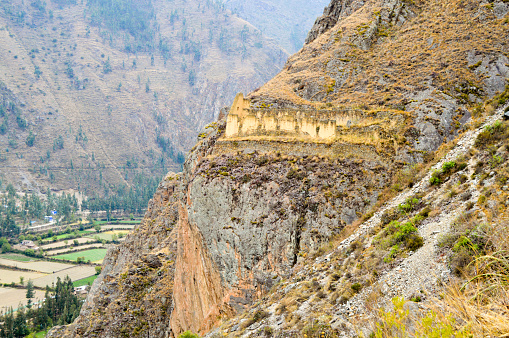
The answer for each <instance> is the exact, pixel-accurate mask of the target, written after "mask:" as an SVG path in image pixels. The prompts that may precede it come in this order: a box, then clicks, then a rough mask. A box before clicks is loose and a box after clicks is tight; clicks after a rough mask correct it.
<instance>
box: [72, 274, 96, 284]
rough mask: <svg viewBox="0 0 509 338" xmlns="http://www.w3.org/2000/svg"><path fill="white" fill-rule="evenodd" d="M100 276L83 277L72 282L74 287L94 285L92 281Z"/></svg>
mask: <svg viewBox="0 0 509 338" xmlns="http://www.w3.org/2000/svg"><path fill="white" fill-rule="evenodd" d="M97 277H98V275H93V276H90V277H87V278H83V279H80V280H77V281H74V282H73V283H72V284H73V285H74V287H78V286H83V285H92V283H93V282H94V281H95V279H96V278H97Z"/></svg>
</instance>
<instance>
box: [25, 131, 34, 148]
mask: <svg viewBox="0 0 509 338" xmlns="http://www.w3.org/2000/svg"><path fill="white" fill-rule="evenodd" d="M34 142H35V135H34V134H33V133H32V131H30V133H29V134H28V136H27V139H26V142H25V143H26V145H27V146H29V147H33V146H34Z"/></svg>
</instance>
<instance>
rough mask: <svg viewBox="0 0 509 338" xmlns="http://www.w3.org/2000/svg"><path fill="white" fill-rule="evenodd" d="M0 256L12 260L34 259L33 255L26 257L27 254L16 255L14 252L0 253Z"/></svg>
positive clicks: (27, 260) (25, 260) (24, 260)
mask: <svg viewBox="0 0 509 338" xmlns="http://www.w3.org/2000/svg"><path fill="white" fill-rule="evenodd" d="M0 258H4V259H10V260H12V261H18V262H30V261H35V260H36V259H35V258H33V257H28V256H23V255H16V254H2V255H0Z"/></svg>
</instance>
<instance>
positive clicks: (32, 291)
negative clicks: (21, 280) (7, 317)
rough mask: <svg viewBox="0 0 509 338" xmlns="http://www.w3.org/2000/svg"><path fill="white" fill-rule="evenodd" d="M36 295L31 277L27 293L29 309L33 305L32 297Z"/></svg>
mask: <svg viewBox="0 0 509 338" xmlns="http://www.w3.org/2000/svg"><path fill="white" fill-rule="evenodd" d="M34 297H35V292H34V283H33V282H32V280H31V279H29V280H28V283H27V294H26V298H27V299H28V302H27V306H28V308H29V309H30V308H31V307H32V298H34Z"/></svg>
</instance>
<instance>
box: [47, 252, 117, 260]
mask: <svg viewBox="0 0 509 338" xmlns="http://www.w3.org/2000/svg"><path fill="white" fill-rule="evenodd" d="M106 251H108V250H107V249H91V250H84V251H78V252H71V253H68V254H63V255H56V256H53V257H52V258H56V259H66V260H69V261H76V260H77V259H78V257H84V259H85V261H88V260H90V261H91V262H96V261H100V260H102V259H103V258H104V256H106Z"/></svg>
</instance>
